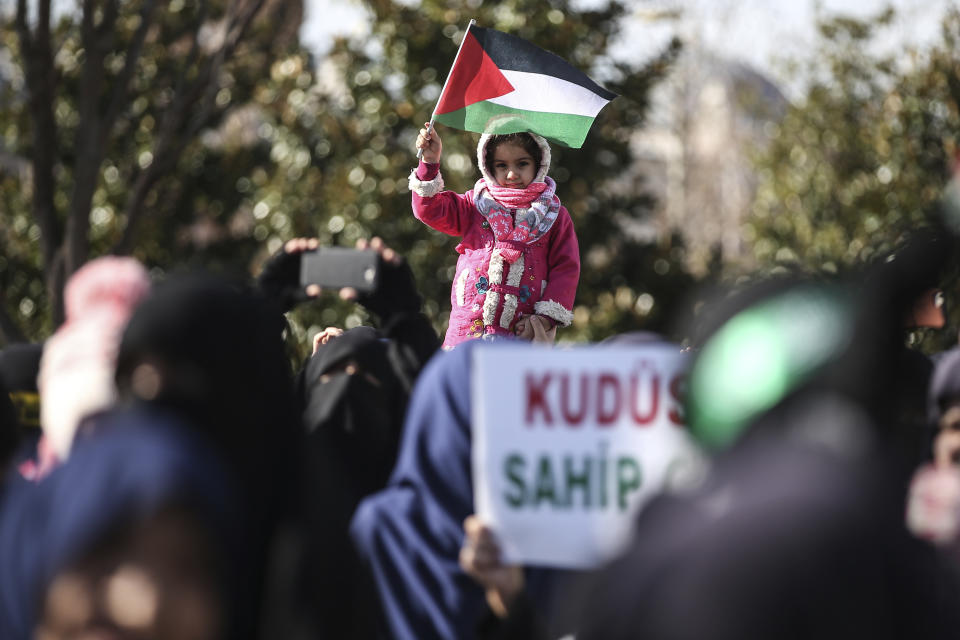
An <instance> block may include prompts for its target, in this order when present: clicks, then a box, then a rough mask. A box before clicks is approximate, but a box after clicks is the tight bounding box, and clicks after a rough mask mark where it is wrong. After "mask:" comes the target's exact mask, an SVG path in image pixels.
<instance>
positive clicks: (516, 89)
mask: <svg viewBox="0 0 960 640" xmlns="http://www.w3.org/2000/svg"><path fill="white" fill-rule="evenodd" d="M616 97H617V95H616V94H615V93H611V92H610V91H607V90H606V89H604V88H603V87H601V86H600V85H598V84H597V83H596V82H594V81H593V80H591V79H590V78H588V77H587V76H586V75H585V74H584V73H582V72H580V71H578V70H577V69H575V68H574V67H572V66H570V63H568V62H567V61H566V60H564V59H563V58H561V57H559V56H557V55H555V54H552V53H550V52H549V51H544V50H543V49H541V48H539V47H537V46H535V45H533V44H531V43H529V42H527V41H526V40H523V39H521V38H517V37H516V36H512V35H510V34H507V33H503V32H502V31H494V30H493V29H484V28H482V27H477V26H473V25H471V26H470V27H469V28H468V29H467V33H466V35H465V36H464V40H463V43H462V44H461V46H460V51H459V53H458V54H457V58H456V60H454V63H453V69H451V70H450V76H449V77H448V78H447V82H446V84H445V85H444V90H443V93H442V94H441V96H440V101H439V102H438V103H437V108H436V110H435V111H434V119H435V120H436V121H437V122H440V123H442V124H445V125H447V126H448V127H453V128H455V129H465V130H467V131H476V132H478V133H515V132H518V131H531V132H533V133H537V134H539V135H541V136H543V137H544V138H547V139H548V140H552V141H553V142H557V143H559V144H562V145H565V146H568V147H574V148H579V147H581V146H583V141H584V140H585V139H586V137H587V132H588V131H589V130H590V125H592V124H593V121H594V119H595V118H596V117H597V114H598V113H600V109H602V108H603V107H604V105H606V104H607V103H608V102H610V101H611V100H613V99H614V98H616Z"/></svg>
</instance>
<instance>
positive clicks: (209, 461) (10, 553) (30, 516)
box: [0, 410, 236, 640]
mask: <svg viewBox="0 0 960 640" xmlns="http://www.w3.org/2000/svg"><path fill="white" fill-rule="evenodd" d="M169 506H176V507H180V508H185V509H187V510H188V511H189V512H190V513H191V514H193V515H195V516H197V517H198V519H199V521H200V522H201V523H202V524H203V525H205V526H206V528H207V530H208V531H209V532H210V533H211V535H212V536H213V537H214V539H215V540H217V541H218V543H220V544H221V545H222V548H223V549H224V553H225V554H227V555H228V556H229V555H233V554H234V553H235V552H236V546H235V545H234V544H233V541H232V540H231V537H230V531H231V530H232V529H233V527H232V526H231V522H233V521H234V519H235V516H236V513H235V511H234V507H233V501H232V499H231V488H230V487H229V484H228V482H227V480H226V475H225V474H224V472H223V471H222V469H221V468H220V465H219V462H218V460H217V457H216V456H215V455H214V454H213V453H212V451H211V450H210V449H209V448H207V447H206V446H205V444H204V443H203V442H201V441H200V440H199V439H198V437H197V436H196V435H195V434H194V433H190V432H189V431H188V430H187V429H185V428H184V427H183V426H182V424H181V423H180V422H178V421H177V420H175V419H172V418H171V417H169V416H164V415H162V414H159V413H157V412H146V411H142V410H141V411H136V412H123V413H117V414H111V415H105V416H103V417H102V418H101V420H100V423H99V424H98V425H97V429H96V433H95V434H94V435H92V436H91V437H90V438H88V439H85V440H84V439H80V440H78V441H77V442H76V443H75V446H74V449H73V450H72V452H71V455H70V458H69V460H67V462H66V463H65V464H64V465H63V466H61V467H60V468H58V469H56V470H55V471H54V472H53V473H52V474H51V475H50V476H49V477H47V478H46V479H44V480H43V481H42V482H41V483H39V484H32V483H27V482H22V481H21V482H10V483H8V485H7V486H6V488H5V493H4V494H3V495H2V496H0V567H3V569H2V571H0V638H4V639H9V640H18V639H20V638H24V639H26V638H30V637H31V636H32V634H33V630H34V628H35V626H36V624H37V621H38V616H39V615H40V605H41V602H42V600H41V598H42V596H43V594H44V592H45V591H46V588H47V587H48V586H49V584H50V582H51V581H52V580H53V578H54V577H55V576H56V575H57V574H58V573H59V572H61V571H62V570H64V569H65V568H67V567H69V566H70V565H71V563H73V562H75V561H77V560H79V559H80V558H82V556H83V555H84V554H85V553H86V552H89V551H90V550H91V548H92V547H93V546H94V545H96V544H97V543H99V542H101V541H102V540H103V538H104V536H106V535H108V534H109V533H111V532H112V531H113V530H114V529H115V527H117V526H122V525H125V524H134V523H137V522H142V521H143V520H145V519H147V518H149V517H150V516H152V515H155V514H157V513H158V512H159V511H160V510H161V509H163V508H165V507H169ZM222 564H223V565H224V566H227V567H229V566H230V563H229V562H224V563H222ZM224 578H225V580H229V576H224ZM227 584H229V582H228V583H227ZM227 596H228V599H229V597H230V595H229V594H227Z"/></svg>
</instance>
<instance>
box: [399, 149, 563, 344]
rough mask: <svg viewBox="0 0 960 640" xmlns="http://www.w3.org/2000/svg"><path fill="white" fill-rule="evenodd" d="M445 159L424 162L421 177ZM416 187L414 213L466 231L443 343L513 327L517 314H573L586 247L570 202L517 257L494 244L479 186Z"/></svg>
mask: <svg viewBox="0 0 960 640" xmlns="http://www.w3.org/2000/svg"><path fill="white" fill-rule="evenodd" d="M439 171H440V165H439V164H427V163H423V162H421V163H420V165H419V166H418V167H417V171H416V178H417V179H418V180H420V181H424V182H426V181H431V180H434V179H435V178H437V176H438V174H439ZM412 193H413V214H414V215H415V216H416V217H417V219H418V220H420V221H421V222H423V223H425V224H427V225H428V226H430V227H432V228H434V229H436V230H437V231H442V232H443V233H446V234H448V235H452V236H461V237H462V241H461V242H460V244H458V245H457V248H456V250H457V253H459V254H460V257H459V259H458V260H457V270H456V273H455V275H454V278H453V287H452V288H451V291H450V304H451V307H452V308H451V310H450V324H449V326H448V327H447V334H446V337H445V338H444V341H443V346H444V348H450V347H454V346H456V345H458V344H460V343H461V342H463V341H465V340H469V339H471V338H479V337H482V336H483V335H484V334H505V335H512V334H513V328H514V325H516V323H517V321H518V320H519V319H520V318H522V317H524V316H528V315H530V314H539V315H544V316H548V317H550V318H552V319H553V320H555V321H556V322H557V324H558V325H559V326H564V327H566V326H569V325H570V324H571V323H572V322H573V301H574V297H575V296H576V292H577V281H578V280H579V279H580V248H579V245H578V244H577V236H576V234H575V233H574V230H573V221H572V220H571V219H570V214H569V213H568V212H567V210H566V208H564V207H563V206H561V207H560V214H559V215H558V216H557V218H556V220H555V221H554V223H553V226H552V227H550V230H549V231H547V232H546V233H545V234H544V235H542V236H541V237H540V238H539V239H537V240H536V241H534V242H533V243H531V244H527V245H525V246H524V249H523V255H522V257H521V258H520V259H518V260H517V261H516V262H515V263H514V264H513V265H511V264H509V263H507V262H506V261H505V260H504V259H503V258H502V257H500V255H499V250H495V248H494V235H493V231H491V229H490V226H489V224H488V223H487V221H486V219H485V218H484V217H483V215H482V214H481V213H480V211H479V210H478V209H477V207H476V206H474V203H473V191H468V192H467V193H464V194H459V193H455V192H453V191H440V192H439V193H437V194H436V195H434V196H432V197H422V196H420V195H418V194H417V192H416V191H412Z"/></svg>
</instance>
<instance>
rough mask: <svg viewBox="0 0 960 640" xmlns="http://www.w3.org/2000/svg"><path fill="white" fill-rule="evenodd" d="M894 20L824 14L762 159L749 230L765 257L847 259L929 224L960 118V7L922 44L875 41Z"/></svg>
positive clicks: (823, 264) (819, 262)
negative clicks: (884, 47)
mask: <svg viewBox="0 0 960 640" xmlns="http://www.w3.org/2000/svg"><path fill="white" fill-rule="evenodd" d="M896 20H897V17H896V14H894V12H893V11H892V10H887V11H885V12H883V13H881V14H880V15H878V16H876V17H874V18H872V19H868V20H856V19H851V18H846V17H832V18H824V19H823V20H821V21H820V23H819V38H818V40H817V42H816V45H815V47H816V48H815V51H816V53H815V54H814V56H813V57H812V58H811V60H810V62H809V64H808V65H806V66H804V67H801V68H799V69H798V73H799V75H800V77H801V78H802V79H804V80H805V81H806V83H807V89H806V91H805V95H804V96H803V99H802V100H800V101H799V102H798V103H797V104H795V105H794V106H792V107H791V108H790V109H789V110H788V112H787V114H786V116H785V117H784V119H783V121H782V122H781V123H780V125H779V127H778V128H777V129H776V132H775V136H774V138H773V141H772V144H771V145H770V147H769V148H768V149H766V150H765V151H764V152H763V153H761V154H760V155H759V157H758V159H757V165H756V166H757V172H758V178H759V188H758V190H757V195H756V199H755V201H754V203H753V207H752V211H751V215H750V219H749V220H748V222H747V224H745V226H744V235H745V236H746V237H747V239H748V240H750V241H751V242H752V247H753V254H754V256H755V258H756V260H757V262H758V263H759V264H760V265H761V266H765V267H769V266H772V265H777V264H783V263H792V264H799V265H802V266H803V267H804V268H807V269H812V270H826V271H838V270H843V269H844V268H846V267H851V266H856V265H859V264H862V263H864V262H866V261H869V260H871V259H872V258H874V257H876V256H878V255H883V254H886V253H888V252H889V251H890V250H891V249H892V248H893V247H894V246H896V244H897V243H898V241H899V240H900V239H901V238H902V236H903V234H904V233H905V232H907V231H910V230H911V229H916V228H918V227H921V226H924V225H925V224H927V221H928V219H927V216H928V215H929V210H930V205H931V204H932V203H933V202H935V201H936V200H937V199H938V198H939V197H940V194H941V192H942V188H943V186H944V184H945V182H946V180H947V178H948V177H949V175H950V171H951V168H952V164H953V159H954V157H955V154H956V132H957V131H958V130H960V129H958V126H960V54H958V51H960V50H958V48H957V45H958V44H960V40H958V39H960V14H958V13H956V12H955V11H954V12H950V13H949V14H947V15H946V16H945V18H944V19H943V23H942V37H941V39H940V41H939V42H938V43H937V44H935V45H934V46H932V47H930V48H929V49H928V50H926V51H920V50H908V51H903V50H897V51H891V52H878V49H877V45H878V41H879V40H880V39H881V38H882V36H883V35H884V34H886V33H888V32H889V31H890V30H892V29H894V28H895V26H896Z"/></svg>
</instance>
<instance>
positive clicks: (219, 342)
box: [117, 274, 300, 635]
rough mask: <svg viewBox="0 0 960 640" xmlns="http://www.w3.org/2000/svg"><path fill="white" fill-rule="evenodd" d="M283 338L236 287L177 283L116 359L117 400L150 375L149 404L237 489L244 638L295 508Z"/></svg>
mask: <svg viewBox="0 0 960 640" xmlns="http://www.w3.org/2000/svg"><path fill="white" fill-rule="evenodd" d="M281 328H282V316H277V315H276V314H275V313H273V311H272V310H271V308H270V307H269V305H267V304H266V303H265V302H264V301H263V300H262V299H261V298H260V297H259V296H258V295H255V294H253V293H251V292H250V291H248V290H247V289H245V288H244V287H242V286H239V285H236V284H233V283H230V282H227V281H224V280H221V279H218V278H214V277H212V276H209V275H198V274H193V275H185V276H179V277H175V278H172V279H170V280H168V281H167V282H165V283H163V284H162V285H160V286H159V287H157V288H156V289H155V291H154V292H153V293H152V294H151V296H150V297H149V298H147V299H146V300H145V301H144V302H143V303H142V304H141V305H140V306H139V307H138V308H137V310H136V312H135V313H134V315H133V317H132V318H131V320H130V323H129V325H128V326H127V329H126V332H125V333H124V336H123V340H122V342H121V346H120V352H119V355H118V358H117V385H118V388H119V390H120V393H121V397H123V398H133V399H134V400H135V401H136V389H135V385H134V380H133V378H134V373H135V372H136V371H137V368H138V367H139V365H141V364H150V365H152V366H154V367H155V368H156V370H157V371H159V372H160V376H161V378H162V384H161V386H160V388H159V392H158V394H157V395H156V397H154V398H148V400H150V403H151V404H153V405H154V406H157V407H161V408H165V409H170V410H174V411H176V412H177V413H178V414H179V415H181V416H182V417H183V418H184V419H185V420H187V421H188V422H189V423H190V424H192V425H193V427H194V428H195V429H198V430H199V431H201V432H202V433H204V434H205V435H206V436H207V438H208V439H209V440H210V441H211V442H212V443H213V445H214V447H215V448H216V449H217V450H218V451H219V452H220V453H221V455H222V456H223V458H224V460H225V461H226V463H227V466H228V467H229V469H230V471H231V472H232V473H233V474H234V475H235V477H236V479H237V481H238V483H239V486H240V488H241V492H242V496H243V499H244V502H245V504H244V505H243V506H244V512H245V518H246V521H245V524H244V527H243V529H244V534H245V535H246V537H247V541H246V542H247V547H248V550H249V551H248V553H249V559H250V562H249V566H248V567H247V570H248V574H247V575H246V576H245V577H244V578H243V579H242V580H243V581H244V582H245V584H246V585H247V586H248V593H247V594H246V595H245V597H246V598H248V599H249V607H248V612H247V613H248V615H249V616H250V617H249V619H248V621H247V625H246V626H245V628H247V629H248V630H249V634H251V635H252V634H254V633H255V632H256V628H257V622H256V616H257V613H256V612H257V603H259V602H260V597H261V596H260V593H259V591H260V589H261V588H262V584H263V582H262V581H263V579H264V571H265V567H266V558H267V555H268V549H269V545H270V544H271V542H270V541H271V539H272V538H273V536H274V535H275V533H276V531H277V527H278V525H279V524H280V523H281V522H283V521H284V520H285V519H286V518H287V517H288V516H289V515H290V513H291V509H292V508H293V507H294V506H295V501H296V496H295V493H296V490H297V486H298V482H297V478H296V471H297V461H298V457H297V451H298V447H299V442H298V438H299V437H300V436H299V431H298V429H297V426H298V421H297V406H296V401H295V397H294V394H293V385H292V380H291V376H290V370H289V364H288V361H287V359H286V355H285V353H284V348H283V342H282V338H281Z"/></svg>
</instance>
